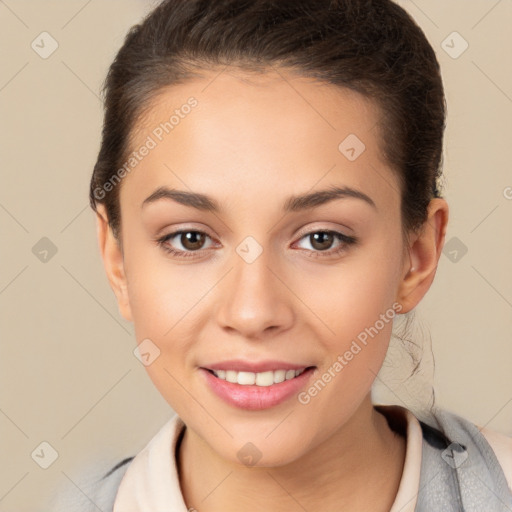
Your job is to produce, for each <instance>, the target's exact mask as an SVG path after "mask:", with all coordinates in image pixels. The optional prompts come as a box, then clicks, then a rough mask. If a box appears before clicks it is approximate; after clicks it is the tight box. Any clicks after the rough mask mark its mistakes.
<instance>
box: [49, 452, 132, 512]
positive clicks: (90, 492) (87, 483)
mask: <svg viewBox="0 0 512 512" xmlns="http://www.w3.org/2000/svg"><path fill="white" fill-rule="evenodd" d="M133 458H134V457H127V458H125V459H123V460H121V461H119V462H118V463H116V464H115V465H113V466H112V467H109V468H108V469H102V470H98V469H97V468H92V467H89V468H83V469H82V471H81V472H80V474H79V475H78V477H75V478H70V477H69V476H67V482H64V485H62V486H61V487H60V489H58V493H57V495H56V496H55V497H54V499H53V501H52V503H51V507H52V508H51V510H52V511H53V512H92V511H95V512H97V511H98V510H102V511H103V512H107V511H112V508H113V506H114V501H115V497H116V494H117V490H118V488H119V485H120V484H121V480H122V478H123V476H124V474H125V473H126V470H127V469H128V467H129V465H130V463H131V461H132V460H133Z"/></svg>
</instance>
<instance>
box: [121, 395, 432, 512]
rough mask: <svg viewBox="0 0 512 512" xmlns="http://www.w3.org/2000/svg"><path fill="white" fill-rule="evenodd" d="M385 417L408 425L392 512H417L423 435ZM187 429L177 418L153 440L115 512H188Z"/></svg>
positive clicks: (399, 410)
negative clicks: (182, 448) (183, 456)
mask: <svg viewBox="0 0 512 512" xmlns="http://www.w3.org/2000/svg"><path fill="white" fill-rule="evenodd" d="M379 408H380V410H381V411H382V412H385V413H388V412H389V413H390V414H395V415H396V414H399V415H402V417H405V419H406V421H407V448H406V455H405V464H404V470H403V474H402V478H401V480H400V486H399V489H398V493H397V496H396V498H395V501H394V503H393V506H392V507H391V510H390V512H414V509H415V506H416V501H417V496H418V489H419V482H420V468H421V455H422V441H423V434H422V431H421V425H420V424H419V422H418V420H417V418H416V417H415V416H414V415H413V414H412V412H410V411H409V410H408V409H405V408H404V407H400V406H382V405H380V406H379ZM184 428H185V424H184V423H183V420H182V419H181V418H180V417H179V416H177V415H175V416H174V417H173V418H171V419H170V420H169V421H168V422H167V423H166V424H165V425H164V426H163V427H162V428H161V429H160V430H159V431H158V433H157V434H156V435H155V436H154V437H153V439H151V441H150V442H149V443H148V444H147V445H146V447H145V448H143V449H142V450H141V451H140V452H139V453H138V454H137V455H136V457H135V458H134V459H133V460H132V461H131V463H130V465H129V467H128V469H127V470H126V473H125V475H124V476H123V479H122V480H121V484H120V485H119V488H118V491H117V496H116V499H115V502H114V508H113V512H148V511H151V512H169V511H171V510H172V512H187V506H186V504H185V502H184V500H183V495H182V493H181V488H180V483H179V477H178V469H177V465H176V458H175V450H176V443H177V442H178V439H179V438H180V435H181V433H182V431H183V429H184Z"/></svg>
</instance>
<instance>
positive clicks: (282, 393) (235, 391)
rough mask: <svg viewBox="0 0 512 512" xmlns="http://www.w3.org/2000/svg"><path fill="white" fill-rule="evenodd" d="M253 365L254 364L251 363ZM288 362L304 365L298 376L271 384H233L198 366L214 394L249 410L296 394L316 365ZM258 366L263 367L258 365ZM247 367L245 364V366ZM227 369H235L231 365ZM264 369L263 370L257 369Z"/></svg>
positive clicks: (258, 408) (279, 402)
mask: <svg viewBox="0 0 512 512" xmlns="http://www.w3.org/2000/svg"><path fill="white" fill-rule="evenodd" d="M280 364H283V363H280ZM253 366H254V365H253ZM292 366H293V365H290V364H288V369H290V370H293V369H297V370H298V369H300V368H304V367H306V368H307V370H304V372H302V373H301V374H300V375H299V376H298V377H294V378H293V379H290V380H285V381H284V382H279V383H278V384H272V385H271V386H256V385H252V386H244V385H241V384H234V383H232V382H228V381H226V380H222V379H219V378H218V377H215V375H214V374H213V373H212V372H210V371H208V369H206V368H199V371H200V373H201V375H202V377H203V378H204V379H205V383H206V385H207V386H208V387H209V389H210V390H211V391H213V393H215V395H217V396H218V397H219V398H221V399H222V400H223V401H224V402H226V403H227V404H229V405H232V406H234V407H237V408H239V409H245V410H250V411H259V410H263V409H269V408H271V407H275V406H277V405H279V404H281V403H283V402H285V401H286V400H288V399H289V398H291V397H292V396H295V395H297V393H299V391H300V390H301V389H303V388H304V387H306V385H307V383H308V381H309V379H310V378H311V377H312V375H313V372H314V370H315V369H316V366H309V367H307V366H297V365H295V366H293V367H292ZM259 367H263V366H261V364H260V366H259ZM245 368H247V366H245ZM267 368H268V365H267ZM274 368H275V369H283V370H284V369H285V368H284V367H283V366H281V367H276V366H275V365H274V366H271V367H270V368H268V369H269V370H270V369H274ZM212 369H219V370H223V369H224V368H220V366H216V367H215V368H212ZM228 369H235V368H234V367H233V366H230V367H228ZM239 371H252V370H243V369H242V370H239ZM259 371H265V370H259Z"/></svg>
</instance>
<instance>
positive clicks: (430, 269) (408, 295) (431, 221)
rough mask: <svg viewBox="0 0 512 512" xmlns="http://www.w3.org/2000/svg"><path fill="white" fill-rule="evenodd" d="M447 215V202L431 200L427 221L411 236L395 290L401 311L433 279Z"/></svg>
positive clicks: (412, 304) (421, 294) (417, 299)
mask: <svg viewBox="0 0 512 512" xmlns="http://www.w3.org/2000/svg"><path fill="white" fill-rule="evenodd" d="M448 215H449V208H448V203H447V202H446V201H445V200H444V199H441V198H435V199H432V200H431V201H430V203H429V206H428V218H427V220H426V221H425V223H424V224H423V226H422V228H421V229H420V230H419V232H418V233H416V234H414V235H413V236H412V237H411V241H410V247H409V250H408V252H409V260H410V262H406V263H405V266H404V267H405V268H404V273H403V277H402V281H401V282H400V286H399V289H398V292H397V301H398V302H399V303H400V304H402V307H403V309H402V310H401V311H400V313H407V312H408V311H410V310H412V309H413V308H414V307H415V306H416V305H417V304H418V303H419V302H420V301H421V299H422V298H423V297H424V295H425V294H426V293H427V291H428V290H429V288H430V285H431V284H432V281H433V280H434V276H435V275H436V271H437V265H438V263H439V258H440V256H441V251H442V249H443V245H444V239H445V235H446V229H447V224H448Z"/></svg>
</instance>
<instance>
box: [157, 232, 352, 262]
mask: <svg viewBox="0 0 512 512" xmlns="http://www.w3.org/2000/svg"><path fill="white" fill-rule="evenodd" d="M183 233H200V234H202V235H206V236H207V237H208V238H211V237H210V236H209V235H208V234H207V233H205V232H204V231H199V230H194V229H182V230H179V231H174V232H172V233H169V234H167V235H165V236H163V237H161V238H159V239H157V240H155V241H156V243H157V245H158V246H159V247H161V248H162V249H163V250H164V251H165V252H167V253H168V254H171V255H172V256H176V257H178V258H185V259H186V258H195V257H197V256H196V254H197V253H200V252H202V251H203V250H206V249H199V250H197V251H181V250H177V249H174V248H172V247H170V246H169V245H168V244H167V242H168V241H169V240H170V239H172V238H174V237H176V236H177V235H181V234H183ZM316 233H329V234H333V235H334V236H335V238H336V239H337V240H339V241H340V242H342V244H341V245H339V246H338V247H336V248H335V249H330V250H328V251H318V250H316V251H315V250H313V251H311V250H309V249H303V250H305V251H307V252H308V253H309V254H308V256H309V257H310V258H323V257H328V256H335V255H338V254H341V253H342V252H344V251H345V250H346V249H347V248H348V247H349V246H351V245H355V244H356V243H357V242H358V239H357V238H356V237H353V236H348V235H345V234H343V233H340V232H338V231H333V230H327V229H318V230H316V231H310V232H308V233H304V234H303V235H302V236H301V237H300V238H299V240H302V239H303V238H305V237H307V236H310V235H313V234H316Z"/></svg>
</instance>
